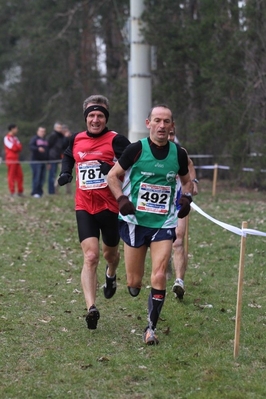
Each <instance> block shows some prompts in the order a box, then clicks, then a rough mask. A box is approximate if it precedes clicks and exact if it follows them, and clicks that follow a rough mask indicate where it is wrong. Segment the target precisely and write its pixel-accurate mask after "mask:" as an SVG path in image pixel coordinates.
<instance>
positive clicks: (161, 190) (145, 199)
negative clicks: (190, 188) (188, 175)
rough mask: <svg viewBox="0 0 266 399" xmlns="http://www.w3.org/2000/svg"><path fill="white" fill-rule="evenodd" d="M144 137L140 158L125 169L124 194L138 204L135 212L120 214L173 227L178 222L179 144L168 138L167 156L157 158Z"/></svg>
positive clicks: (148, 224) (143, 223)
mask: <svg viewBox="0 0 266 399" xmlns="http://www.w3.org/2000/svg"><path fill="white" fill-rule="evenodd" d="M140 141H141V144H142V152H141V155H140V157H139V159H138V160H137V161H136V162H135V163H134V165H132V166H131V167H130V168H129V169H128V170H127V171H126V173H125V177H124V181H123V186H122V190H123V194H124V195H127V196H128V198H129V200H130V201H132V202H133V204H134V205H135V208H136V213H135V215H127V216H123V215H121V214H119V218H120V219H122V220H124V221H125V222H128V223H133V224H138V225H140V226H145V227H151V228H170V227H176V225H177V211H176V207H175V204H174V199H175V192H176V175H177V174H178V171H179V164H178V162H177V151H178V150H177V146H176V145H175V144H174V143H170V142H169V152H168V155H167V157H166V158H165V159H163V160H159V159H156V158H155V157H154V156H153V154H152V152H151V149H150V146H149V143H148V139H147V138H144V139H142V140H140Z"/></svg>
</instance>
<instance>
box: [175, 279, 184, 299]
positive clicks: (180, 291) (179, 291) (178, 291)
mask: <svg viewBox="0 0 266 399" xmlns="http://www.w3.org/2000/svg"><path fill="white" fill-rule="evenodd" d="M172 291H173V292H174V293H175V297H176V298H178V299H180V300H182V299H183V297H184V294H185V286H184V283H183V281H182V280H180V278H177V279H176V281H175V283H174V285H173V287H172Z"/></svg>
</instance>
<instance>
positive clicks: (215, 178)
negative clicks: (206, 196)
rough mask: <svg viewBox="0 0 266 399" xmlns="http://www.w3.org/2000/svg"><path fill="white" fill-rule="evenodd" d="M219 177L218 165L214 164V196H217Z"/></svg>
mask: <svg viewBox="0 0 266 399" xmlns="http://www.w3.org/2000/svg"><path fill="white" fill-rule="evenodd" d="M217 176H218V164H217V163H216V164H214V169H213V181H212V196H213V197H215V195H216V185H217Z"/></svg>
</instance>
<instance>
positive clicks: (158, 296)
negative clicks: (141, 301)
mask: <svg viewBox="0 0 266 399" xmlns="http://www.w3.org/2000/svg"><path fill="white" fill-rule="evenodd" d="M165 293H166V290H156V289H155V288H152V289H151V292H150V295H149V298H148V315H149V326H150V327H151V328H152V329H153V330H154V329H155V328H156V325H157V321H158V319H159V315H160V313H161V310H162V307H163V303H164V298H165Z"/></svg>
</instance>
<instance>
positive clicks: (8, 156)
mask: <svg viewBox="0 0 266 399" xmlns="http://www.w3.org/2000/svg"><path fill="white" fill-rule="evenodd" d="M17 133H18V127H17V125H15V124H14V123H12V124H11V125H9V126H8V133H7V134H6V136H5V137H4V147H5V160H6V166H7V181H8V188H9V191H10V194H11V195H12V196H13V195H14V194H15V191H16V188H17V194H18V196H19V197H22V196H23V171H22V168H21V165H20V162H19V154H20V152H21V150H22V144H21V143H20V141H19V139H18V138H17Z"/></svg>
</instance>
